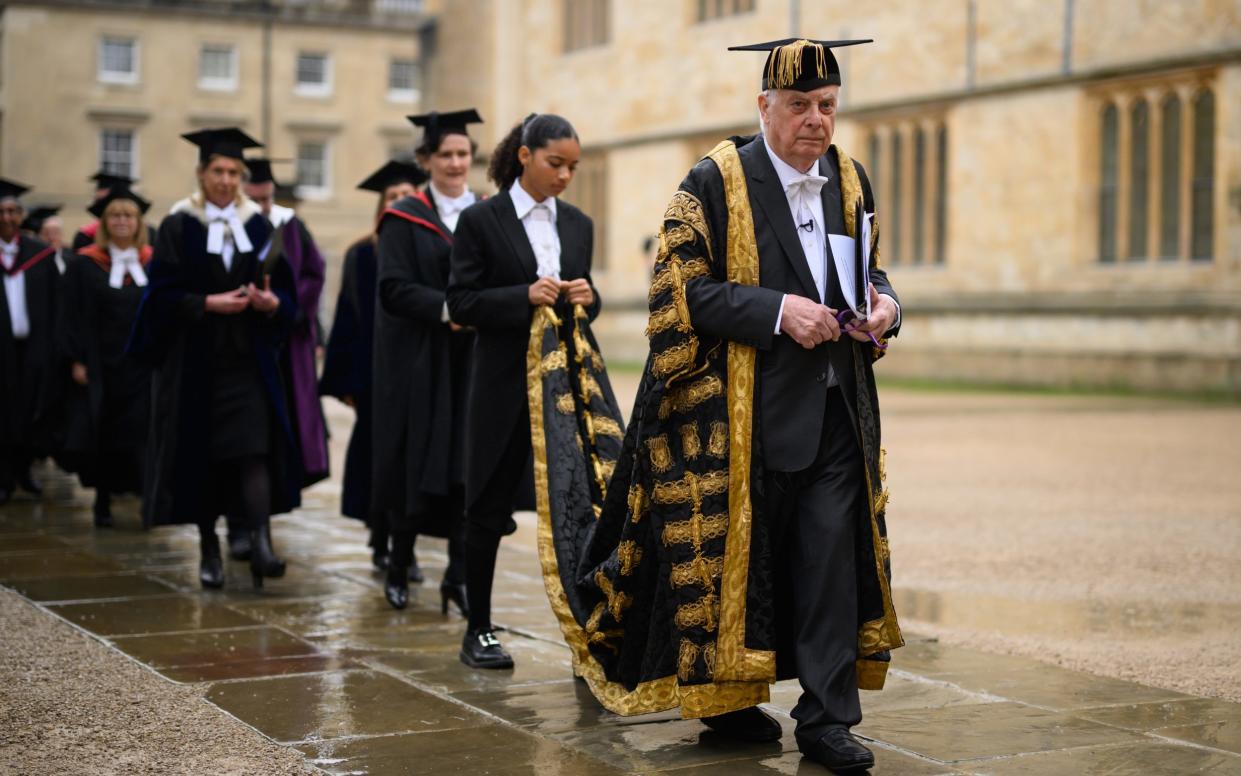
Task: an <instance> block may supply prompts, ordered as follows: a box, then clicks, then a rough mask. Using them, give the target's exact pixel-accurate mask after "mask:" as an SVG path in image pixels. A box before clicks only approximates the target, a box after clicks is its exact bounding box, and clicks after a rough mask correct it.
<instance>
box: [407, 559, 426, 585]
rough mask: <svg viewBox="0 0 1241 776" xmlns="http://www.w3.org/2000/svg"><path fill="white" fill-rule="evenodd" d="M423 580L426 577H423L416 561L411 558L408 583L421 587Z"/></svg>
mask: <svg viewBox="0 0 1241 776" xmlns="http://www.w3.org/2000/svg"><path fill="white" fill-rule="evenodd" d="M425 580H426V576H425V575H423V573H422V569H420V568H418V559H417V558H413V559H412V560H411V561H410V564H409V581H410V582H413V583H414V584H415V585H421V584H422V583H423V582H424V581H425Z"/></svg>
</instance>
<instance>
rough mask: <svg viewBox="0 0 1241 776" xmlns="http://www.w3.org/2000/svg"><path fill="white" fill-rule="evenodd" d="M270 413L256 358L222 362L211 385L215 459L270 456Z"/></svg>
mask: <svg viewBox="0 0 1241 776" xmlns="http://www.w3.org/2000/svg"><path fill="white" fill-rule="evenodd" d="M268 412H269V410H268V404H267V391H266V389H265V388H264V386H263V377H262V375H260V374H259V370H258V366H257V365H255V364H254V363H253V361H248V362H241V363H233V364H221V365H219V366H218V367H217V368H216V370H215V375H214V379H213V383H212V386H211V460H212V461H226V460H229V459H230V458H241V457H243V456H251V455H267V452H268V450H269V443H268V434H269V432H270V428H269V426H268Z"/></svg>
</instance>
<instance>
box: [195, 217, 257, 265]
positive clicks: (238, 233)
mask: <svg viewBox="0 0 1241 776" xmlns="http://www.w3.org/2000/svg"><path fill="white" fill-rule="evenodd" d="M204 212H205V213H206V215H207V253H215V254H219V256H220V258H221V259H223V260H224V269H226V270H231V269H232V268H233V251H234V250H238V251H241V252H242V253H249V252H250V251H252V250H254V246H253V245H251V244H250V236H249V235H248V234H246V228H245V226H244V225H243V224H242V223H241V218H240V217H239V216H238V215H237V203H235V202H230V203H228V206H227V207H217V206H216V205H214V204H212V203H210V202H208V203H206V206H205V207H204Z"/></svg>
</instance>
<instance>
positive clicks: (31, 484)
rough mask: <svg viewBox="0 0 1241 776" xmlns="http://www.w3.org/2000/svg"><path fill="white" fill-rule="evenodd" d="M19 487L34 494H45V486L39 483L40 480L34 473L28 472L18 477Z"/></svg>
mask: <svg viewBox="0 0 1241 776" xmlns="http://www.w3.org/2000/svg"><path fill="white" fill-rule="evenodd" d="M17 487H19V488H21V489H22V490H24V491H26V492H27V493H29V494H30V495H32V496H42V495H43V486H42V485H40V484H39V481H38V480H36V479H35V478H34V475H33V474H31V473H30V472H26V473H25V474H23V475H21V476H20V477H18V478H17Z"/></svg>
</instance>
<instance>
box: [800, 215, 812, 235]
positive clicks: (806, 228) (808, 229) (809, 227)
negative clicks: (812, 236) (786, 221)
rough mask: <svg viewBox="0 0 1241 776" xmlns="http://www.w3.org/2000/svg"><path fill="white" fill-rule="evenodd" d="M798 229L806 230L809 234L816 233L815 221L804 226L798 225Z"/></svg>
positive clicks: (810, 221)
mask: <svg viewBox="0 0 1241 776" xmlns="http://www.w3.org/2000/svg"><path fill="white" fill-rule="evenodd" d="M797 228H798V229H805V230H806V231H807V232H813V231H814V219H813V218H812V219H810V220H809V221H807V222H806V223H804V224H798V225H797Z"/></svg>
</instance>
